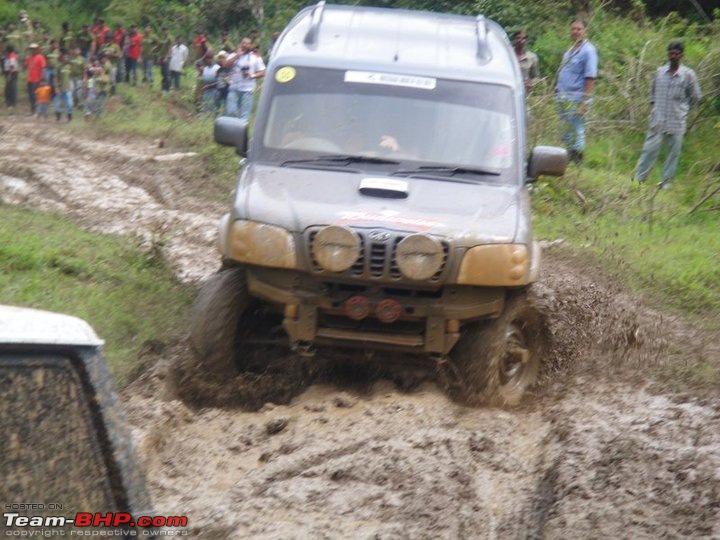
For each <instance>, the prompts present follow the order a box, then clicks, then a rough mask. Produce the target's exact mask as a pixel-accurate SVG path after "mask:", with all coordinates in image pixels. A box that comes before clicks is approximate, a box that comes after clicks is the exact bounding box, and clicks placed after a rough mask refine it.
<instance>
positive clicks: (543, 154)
mask: <svg viewBox="0 0 720 540" xmlns="http://www.w3.org/2000/svg"><path fill="white" fill-rule="evenodd" d="M215 140H216V142H218V143H220V144H224V145H230V146H234V147H235V148H236V150H237V152H238V154H240V155H241V156H246V158H247V159H246V161H245V163H244V166H243V167H242V170H241V173H240V177H239V182H238V186H237V191H236V194H235V203H234V205H233V207H232V209H231V211H230V213H229V214H227V215H225V216H224V217H223V218H222V220H221V223H220V238H219V243H220V250H221V252H222V262H223V266H222V269H221V270H220V271H219V272H218V273H217V274H216V275H213V276H212V277H211V278H210V279H209V280H208V281H207V282H206V284H205V286H204V287H203V289H202V290H201V292H200V294H199V296H198V298H197V301H196V304H195V306H194V312H193V322H192V326H191V342H192V345H193V349H194V351H195V354H196V362H197V363H198V364H199V365H200V366H202V368H203V370H206V371H207V372H212V373H214V374H215V375H218V374H219V375H221V376H223V377H225V376H228V377H230V376H232V375H233V374H234V373H236V372H237V371H236V370H237V369H242V366H243V363H244V359H243V346H242V343H238V335H239V334H242V333H243V331H244V329H246V328H248V326H249V324H250V323H251V322H252V321H250V320H248V319H249V318H250V317H254V315H252V314H254V313H255V311H252V310H249V306H250V305H251V304H252V303H253V302H261V303H262V304H263V305H265V306H268V307H272V308H275V309H277V310H278V311H279V312H280V313H283V314H284V318H283V322H282V326H283V328H284V331H285V333H286V334H287V337H288V338H289V344H290V345H291V346H292V347H294V348H298V349H300V350H302V351H306V352H307V351H311V350H312V349H313V348H315V347H318V346H323V345H326V344H329V345H331V346H334V347H362V348H365V349H373V350H377V349H389V350H396V351H400V352H403V353H407V352H410V353H418V354H417V356H416V360H417V362H418V363H423V362H427V361H428V359H430V360H432V361H434V362H436V363H437V365H439V366H444V367H445V368H447V371H448V372H450V373H454V374H456V375H457V377H456V378H457V380H458V381H460V383H461V387H462V391H461V392H460V394H459V395H461V396H462V397H463V398H464V399H465V400H467V401H477V400H478V399H479V398H480V397H481V396H484V397H489V398H490V400H492V401H495V402H500V403H515V402H517V401H518V400H519V399H520V397H521V396H522V394H523V392H524V391H525V390H526V389H527V388H528V386H529V385H531V384H532V383H533V382H534V381H535V379H536V376H537V374H538V366H539V362H540V358H539V357H540V353H541V345H542V336H541V333H540V329H539V319H538V314H537V313H536V312H535V310H533V309H532V307H531V306H530V305H529V304H528V302H527V300H526V295H525V293H526V288H527V287H528V285H530V284H531V283H533V282H534V281H535V280H536V279H537V278H538V272H539V266H540V249H539V246H538V244H537V243H536V242H535V241H534V239H533V235H532V228H531V218H530V201H529V193H528V184H529V183H530V182H532V181H533V180H534V179H535V178H537V177H538V176H539V175H542V174H547V175H556V176H559V175H561V174H563V172H564V170H565V166H566V164H567V155H566V153H565V151H564V150H562V149H559V148H554V147H536V148H534V149H533V150H532V152H531V153H530V155H529V158H527V159H526V146H525V145H526V119H525V94H524V85H523V80H522V76H521V73H520V69H519V66H518V63H517V60H516V57H515V54H514V51H513V49H512V48H511V46H510V43H509V40H508V38H507V35H506V34H505V32H504V31H503V29H502V28H501V27H500V26H498V25H497V24H496V23H494V22H493V21H491V20H488V19H486V18H484V17H483V16H478V17H468V16H459V15H447V14H437V13H428V12H417V11H407V10H399V9H380V8H359V7H348V6H330V5H327V6H326V5H325V4H324V2H320V3H319V4H318V5H316V6H313V7H310V8H307V9H305V10H303V11H301V12H300V13H299V14H298V15H297V16H296V17H295V18H294V19H293V20H292V22H291V23H290V24H289V26H288V27H287V28H286V29H285V30H284V32H283V33H282V35H281V36H280V38H279V40H278V41H277V44H276V45H275V47H274V49H273V51H272V60H271V61H270V62H269V65H268V68H267V72H266V76H265V81H264V84H263V88H262V92H261V97H260V100H259V103H258V109H257V114H256V118H255V123H254V129H253V136H252V138H250V137H249V135H248V127H247V126H246V124H245V123H244V122H242V121H240V120H239V119H233V118H226V117H221V118H219V119H217V120H216V122H215ZM403 356H404V355H403Z"/></svg>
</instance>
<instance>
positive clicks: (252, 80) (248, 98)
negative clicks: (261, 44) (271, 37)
mask: <svg viewBox="0 0 720 540" xmlns="http://www.w3.org/2000/svg"><path fill="white" fill-rule="evenodd" d="M225 67H229V68H231V71H230V87H229V90H228V95H227V100H226V103H225V114H226V115H228V116H237V117H238V118H240V119H241V120H245V121H246V122H247V121H248V119H249V118H250V112H251V111H252V107H253V98H254V95H255V87H256V79H259V78H260V77H262V76H263V75H265V63H264V62H263V60H262V58H261V57H260V55H259V54H257V53H256V52H254V51H253V44H252V41H251V40H250V38H247V37H246V38H243V39H242V41H241V42H240V47H239V48H238V50H236V51H235V52H234V53H232V54H231V55H229V56H228V57H227V60H226V61H225Z"/></svg>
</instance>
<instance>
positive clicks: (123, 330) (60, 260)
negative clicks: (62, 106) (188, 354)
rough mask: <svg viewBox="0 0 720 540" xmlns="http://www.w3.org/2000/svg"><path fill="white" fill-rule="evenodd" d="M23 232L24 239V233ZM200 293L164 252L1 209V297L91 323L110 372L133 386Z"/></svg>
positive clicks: (52, 218) (57, 219) (51, 218)
mask: <svg viewBox="0 0 720 540" xmlns="http://www.w3.org/2000/svg"><path fill="white" fill-rule="evenodd" d="M20 232H22V234H19V233H20ZM192 296H193V292H192V291H191V290H189V289H188V288H187V287H185V286H182V285H180V284H179V283H177V281H176V280H175V278H174V276H173V272H172V269H171V268H169V267H168V265H167V263H166V262H165V261H164V260H163V258H162V257H161V256H160V255H159V254H158V253H155V252H153V253H144V252H142V251H141V250H139V249H138V247H137V246H136V245H135V243H134V242H133V240H132V239H129V238H125V237H118V236H110V235H101V234H93V233H89V232H86V231H83V230H81V229H80V228H78V227H77V226H75V225H74V224H72V223H70V222H68V221H67V220H66V219H65V218H63V217H61V216H57V215H53V214H45V213H40V212H36V211H30V210H24V209H20V208H16V207H11V206H7V205H0V297H1V298H2V302H3V303H6V304H12V305H18V306H26V307H35V308H40V309H47V310H50V311H59V312H63V313H68V314H71V315H75V316H78V317H81V318H83V319H85V320H87V321H89V322H90V323H91V324H92V326H93V327H94V329H95V331H96V332H97V334H98V335H99V336H100V337H102V338H103V339H104V340H105V342H106V345H105V356H106V359H107V362H108V366H109V368H110V371H111V372H112V374H113V375H114V376H115V378H116V380H118V381H119V382H120V384H121V385H122V384H124V383H126V382H127V381H128V379H129V377H130V375H131V374H132V371H133V369H134V368H135V367H136V365H137V364H138V361H139V358H140V356H141V353H142V351H143V350H144V348H146V347H148V346H149V345H151V344H152V345H153V347H156V346H157V344H158V343H160V344H162V343H169V342H172V341H174V340H177V339H178V338H179V337H180V336H181V335H182V333H183V332H184V330H185V328H186V326H187V321H186V319H187V314H188V311H189V306H190V303H191V301H192Z"/></svg>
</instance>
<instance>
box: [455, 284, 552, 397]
mask: <svg viewBox="0 0 720 540" xmlns="http://www.w3.org/2000/svg"><path fill="white" fill-rule="evenodd" d="M545 348H546V347H545V337H544V332H543V325H542V319H541V316H540V313H539V312H538V311H537V309H536V308H535V307H533V306H532V305H531V304H530V303H529V302H528V300H527V297H526V294H525V291H520V292H514V293H511V294H510V295H509V297H508V299H507V301H506V303H505V309H504V311H503V313H502V314H501V315H500V316H499V317H498V318H497V319H493V320H490V321H486V322H481V323H477V324H473V325H470V326H468V327H467V328H466V329H465V330H464V334H463V336H462V338H461V340H460V342H459V343H458V344H457V346H456V347H455V349H454V350H453V354H452V361H453V362H454V364H455V367H456V368H457V371H458V375H459V377H460V379H461V381H460V384H459V385H458V387H459V390H458V393H457V394H458V395H457V397H459V399H460V400H461V401H463V402H465V403H467V404H470V405H478V404H490V405H497V406H513V405H517V404H518V403H520V401H521V400H522V398H523V396H524V395H525V393H526V391H527V390H528V389H529V388H530V387H532V386H533V385H534V384H535V382H536V381H537V378H538V375H539V373H540V362H541V358H542V355H543V353H544V350H545Z"/></svg>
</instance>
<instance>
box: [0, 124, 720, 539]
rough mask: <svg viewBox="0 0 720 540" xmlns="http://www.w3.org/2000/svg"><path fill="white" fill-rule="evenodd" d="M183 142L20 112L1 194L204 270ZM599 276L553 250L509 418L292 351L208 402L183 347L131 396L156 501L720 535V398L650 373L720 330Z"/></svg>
mask: <svg viewBox="0 0 720 540" xmlns="http://www.w3.org/2000/svg"><path fill="white" fill-rule="evenodd" d="M168 154H174V152H173V151H172V150H169V149H167V148H164V149H163V148H158V145H157V144H156V143H153V142H151V141H137V140H135V141H122V140H117V139H112V140H111V139H104V140H92V139H91V138H89V137H87V136H84V135H82V132H80V133H79V132H77V131H75V132H72V134H71V133H70V132H68V131H67V128H65V127H63V126H55V125H53V124H44V125H43V124H39V123H36V122H34V121H32V120H28V119H20V118H9V117H8V118H3V119H0V197H2V200H3V201H5V202H8V203H12V204H19V205H23V206H26V207H32V208H41V209H48V210H53V211H58V212H62V213H64V214H66V215H67V216H68V217H69V218H70V219H73V220H76V221H77V222H79V223H81V224H82V225H84V226H86V227H88V228H90V229H94V230H101V231H104V232H113V233H118V234H132V235H136V236H137V237H138V238H140V239H142V241H143V242H144V243H145V244H146V245H149V246H152V245H153V243H156V242H157V239H158V237H159V236H162V238H163V243H162V249H164V251H165V253H166V255H167V257H168V258H169V260H171V261H172V262H173V264H174V266H175V268H176V272H177V275H178V278H179V279H180V280H183V281H189V282H198V281H200V280H202V278H203V277H204V276H206V275H208V274H210V273H211V272H213V271H214V270H215V268H216V266H217V260H218V259H217V253H216V252H215V247H214V237H215V230H216V223H217V220H218V218H219V217H220V215H221V214H222V213H223V212H224V211H225V205H223V204H220V203H217V202H206V201H207V200H209V199H204V198H203V197H200V196H198V193H200V192H201V191H202V189H203V178H202V174H200V172H199V171H202V166H201V165H200V164H198V163H197V161H196V160H197V159H198V158H197V157H193V156H185V157H183V156H177V155H175V156H171V157H170V158H167V157H163V156H167V155H168ZM28 156H32V157H31V158H28ZM158 158H159V159H158ZM602 275H603V274H602V271H601V269H598V268H593V267H592V266H591V265H588V264H587V263H586V262H583V261H581V260H579V259H577V258H575V257H573V256H571V255H570V254H568V252H567V251H566V250H563V251H561V250H559V249H558V248H550V249H548V250H547V251H546V266H545V272H544V277H543V279H542V281H541V283H539V284H538V285H537V287H536V288H535V291H534V293H535V296H536V298H537V300H538V303H539V305H540V306H541V309H542V312H543V314H544V315H545V317H546V319H547V321H548V325H549V332H550V334H551V335H552V338H553V339H552V348H551V350H550V351H549V353H548V355H547V357H546V358H545V359H544V361H545V368H544V372H543V377H542V384H541V385H540V386H539V387H538V389H537V390H536V392H535V393H534V395H533V396H531V399H529V400H528V402H527V403H526V404H524V405H522V406H520V407H518V408H515V409H512V410H501V409H493V408H467V407H464V406H461V405H458V404H456V403H454V402H453V401H451V400H449V399H448V398H447V397H446V395H445V393H444V391H443V389H442V388H440V387H439V386H438V384H437V383H436V382H435V380H434V379H433V378H432V377H427V378H422V377H418V376H416V375H413V376H412V377H411V376H405V375H400V374H393V373H390V374H387V373H381V372H379V371H378V370H376V369H374V368H370V367H368V368H359V367H355V368H353V369H344V368H343V367H342V366H340V367H337V366H335V367H332V365H331V366H330V367H327V366H325V365H324V364H325V362H324V361H323V362H322V364H323V367H322V368H320V367H318V366H317V365H316V366H312V365H310V366H308V364H307V361H301V360H300V359H298V358H294V357H292V356H289V355H288V356H287V358H285V359H284V360H283V362H280V363H275V365H274V367H273V369H272V370H271V372H269V373H266V374H254V375H252V376H248V377H246V378H245V379H243V380H238V381H233V382H232V384H236V385H239V386H241V387H243V388H245V389H246V390H247V392H246V393H247V395H248V396H250V398H248V400H246V401H245V402H244V403H245V404H246V405H249V406H251V407H250V408H249V409H248V408H243V407H242V406H241V405H240V404H238V403H237V400H233V399H228V400H227V401H226V402H225V403H224V405H222V404H221V406H217V407H198V406H196V405H194V404H193V403H192V402H191V401H188V400H185V401H183V400H182V399H179V397H183V396H179V395H178V391H177V387H176V385H175V384H174V383H173V381H174V380H175V377H174V376H173V365H174V363H175V362H177V360H178V358H182V357H183V355H186V354H187V351H186V345H185V344H184V343H176V344H169V346H168V347H166V348H165V349H164V352H163V353H161V354H159V355H158V356H157V357H156V358H153V359H152V361H151V362H149V367H148V369H147V370H146V371H145V372H144V373H143V374H142V375H141V376H140V377H139V378H138V379H137V380H136V381H135V382H134V383H132V384H131V385H130V387H128V388H127V389H125V391H124V392H123V398H124V401H125V405H126V407H127V410H128V413H129V417H130V420H131V423H132V425H133V428H134V435H135V437H136V439H137V444H138V448H139V450H140V454H141V458H142V460H143V462H144V465H145V467H146V470H147V475H148V477H149V481H150V489H151V493H152V496H153V499H154V503H155V507H156V510H157V512H158V513H159V514H165V515H187V516H189V521H190V529H191V530H192V532H193V535H194V536H196V537H201V538H210V539H223V538H283V539H285V538H383V539H390V538H448V539H451V538H452V539H454V538H472V539H475V538H503V539H504V538H633V539H636V538H720V399H718V398H717V397H715V396H714V395H711V394H708V393H705V394H698V393H693V394H689V393H687V394H680V393H677V392H672V391H671V390H669V389H668V388H667V387H663V386H660V385H658V384H656V383H652V382H651V377H650V372H651V371H655V370H657V369H658V368H662V367H667V366H673V365H675V366H677V365H680V366H692V365H694V363H696V362H698V361H705V362H712V363H716V362H718V361H720V351H719V350H718V341H719V340H717V339H716V338H717V336H715V335H710V334H707V333H705V332H701V331H699V330H697V329H696V328H695V327H694V326H693V325H692V324H690V323H688V322H687V321H683V320H681V319H678V318H676V317H672V316H669V315H667V314H663V313H660V312H657V311H654V310H652V309H650V308H648V307H646V306H645V305H644V303H643V302H642V300H641V299H639V298H637V297H633V296H631V295H629V294H627V293H625V292H624V291H623V290H622V289H621V288H620V287H619V286H617V285H616V284H614V283H613V282H612V281H611V280H610V279H607V278H604V277H602ZM91 322H92V321H91ZM276 356H277V355H276ZM324 360H325V361H326V360H327V358H325V359H324ZM318 364H320V362H319V361H318ZM219 390H221V389H219ZM222 391H223V392H226V394H223V395H227V392H228V388H224V389H222ZM230 393H232V392H230Z"/></svg>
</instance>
